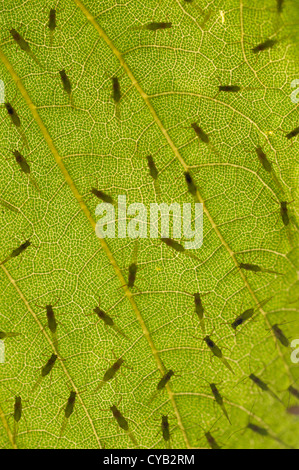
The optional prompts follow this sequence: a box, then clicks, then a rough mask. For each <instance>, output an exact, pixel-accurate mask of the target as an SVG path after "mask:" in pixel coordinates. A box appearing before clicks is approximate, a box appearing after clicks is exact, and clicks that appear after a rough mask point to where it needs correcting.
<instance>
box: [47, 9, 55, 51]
mask: <svg viewBox="0 0 299 470" xmlns="http://www.w3.org/2000/svg"><path fill="white" fill-rule="evenodd" d="M56 26H57V24H56V10H55V8H51V10H50V12H49V22H48V28H49V30H50V46H52V44H53V38H54V31H55V29H56Z"/></svg>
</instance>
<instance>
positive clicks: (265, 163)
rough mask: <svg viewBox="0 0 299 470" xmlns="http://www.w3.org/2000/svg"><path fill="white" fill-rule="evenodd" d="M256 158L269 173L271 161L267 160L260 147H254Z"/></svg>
mask: <svg viewBox="0 0 299 470" xmlns="http://www.w3.org/2000/svg"><path fill="white" fill-rule="evenodd" d="M255 151H256V153H257V156H258V159H259V161H260V162H261V164H262V165H263V168H264V170H266V171H267V172H268V173H271V171H272V163H270V162H269V160H268V158H267V155H266V154H265V152H264V151H263V149H262V147H256V149H255Z"/></svg>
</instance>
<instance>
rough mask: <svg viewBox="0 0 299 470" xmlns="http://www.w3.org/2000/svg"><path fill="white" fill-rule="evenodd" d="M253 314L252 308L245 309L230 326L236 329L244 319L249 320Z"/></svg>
mask: <svg viewBox="0 0 299 470" xmlns="http://www.w3.org/2000/svg"><path fill="white" fill-rule="evenodd" d="M253 314H254V308H249V309H248V310H245V311H244V312H243V313H241V315H239V316H238V317H237V318H236V319H235V320H234V321H233V323H232V324H231V327H232V328H233V329H234V330H236V329H237V328H238V326H240V325H242V323H244V321H246V320H249V318H251V317H252V316H253Z"/></svg>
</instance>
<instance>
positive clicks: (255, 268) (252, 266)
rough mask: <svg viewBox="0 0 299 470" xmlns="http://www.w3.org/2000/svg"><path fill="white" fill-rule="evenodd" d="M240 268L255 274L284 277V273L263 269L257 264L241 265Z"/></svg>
mask: <svg viewBox="0 0 299 470" xmlns="http://www.w3.org/2000/svg"><path fill="white" fill-rule="evenodd" d="M239 268H240V269H244V270H245V271H251V272H254V273H259V272H263V273H269V274H279V275H283V273H279V272H277V271H273V270H271V269H265V268H262V267H261V266H258V265H257V264H251V263H240V264H239Z"/></svg>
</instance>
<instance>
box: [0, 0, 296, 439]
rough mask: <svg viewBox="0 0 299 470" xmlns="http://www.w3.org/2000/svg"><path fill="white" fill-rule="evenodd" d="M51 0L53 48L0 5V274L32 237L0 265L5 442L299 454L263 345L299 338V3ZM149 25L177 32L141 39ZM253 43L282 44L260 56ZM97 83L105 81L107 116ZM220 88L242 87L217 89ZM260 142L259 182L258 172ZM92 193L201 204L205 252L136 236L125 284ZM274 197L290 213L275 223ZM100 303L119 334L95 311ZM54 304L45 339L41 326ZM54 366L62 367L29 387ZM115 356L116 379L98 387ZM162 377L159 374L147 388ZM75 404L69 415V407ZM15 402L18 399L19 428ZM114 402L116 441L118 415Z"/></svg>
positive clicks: (28, 9)
mask: <svg viewBox="0 0 299 470" xmlns="http://www.w3.org/2000/svg"><path fill="white" fill-rule="evenodd" d="M56 3H57V27H56V29H54V31H53V34H52V35H51V31H50V29H49V27H48V21H49V12H50V8H54V6H55V5H53V4H51V2H49V4H47V5H46V6H45V3H44V2H42V1H31V2H28V1H27V2H23V1H21V0H16V1H14V2H10V1H8V0H4V1H3V2H2V5H1V14H0V21H1V31H2V42H1V48H0V63H1V75H0V78H1V79H2V80H3V82H4V85H5V99H6V101H8V102H10V103H11V105H12V106H13V108H14V109H15V111H16V112H17V114H18V116H19V118H20V121H21V127H19V128H17V127H16V125H15V123H13V122H12V120H11V118H10V116H9V115H8V113H7V109H5V107H4V106H3V108H1V120H0V126H1V136H2V139H1V170H0V171H1V178H0V181H1V182H0V185H1V188H0V198H1V199H0V217H1V224H0V233H1V254H0V255H1V258H0V259H1V260H3V261H4V260H6V258H7V257H9V256H10V254H11V253H12V252H13V250H15V249H17V248H19V247H20V246H21V244H22V243H24V242H25V241H26V240H29V241H30V242H31V245H30V246H27V247H26V248H25V249H24V250H23V253H19V252H18V253H17V256H15V257H12V258H10V259H8V260H6V262H5V263H4V264H1V265H0V268H1V269H0V288H1V308H0V331H3V332H14V333H19V335H17V336H13V335H11V336H10V335H8V337H6V338H5V339H4V344H5V362H4V363H3V364H0V372H1V379H0V405H1V408H0V418H1V426H0V445H1V447H2V448H11V447H14V448H16V447H19V448H57V447H58V448H75V447H77V448H78V447H81V448H82V447H83V448H101V447H105V448H136V447H137V446H139V447H140V448H165V447H168V446H171V447H172V448H202V447H209V443H208V442H207V440H206V438H205V433H207V432H210V433H211V435H212V436H213V438H214V439H215V440H216V442H217V444H218V445H219V446H221V447H225V448H240V447H243V448H272V447H273V448H284V447H295V448H296V447H297V448H298V442H299V434H298V421H296V419H295V416H293V415H291V414H289V413H288V412H287V410H286V409H287V407H288V406H289V405H295V404H296V399H295V397H293V396H291V397H290V394H289V392H288V390H287V388H288V387H289V386H290V385H293V386H294V387H297V388H298V387H299V384H297V385H296V379H297V378H298V364H296V363H293V362H292V360H291V353H292V351H293V349H292V348H291V347H285V346H283V344H282V343H281V342H280V341H279V339H277V338H276V337H275V334H274V331H273V330H271V326H273V325H274V324H279V327H280V329H281V330H282V331H283V333H284V334H285V336H286V337H288V338H289V339H290V340H291V339H292V340H293V339H297V338H299V330H298V322H297V315H298V297H299V295H298V219H297V216H298V207H299V206H298V200H299V199H298V175H299V172H298V159H297V158H296V157H297V154H298V137H294V138H292V139H287V138H286V134H287V133H289V132H291V131H292V130H293V129H295V128H296V127H298V122H299V121H298V105H297V103H294V102H292V101H291V93H292V91H294V89H292V88H291V82H292V81H293V80H296V79H298V78H299V67H298V61H297V62H296V60H297V47H298V32H297V25H298V18H299V8H298V4H297V3H296V2H295V1H291V0H290V1H286V2H284V4H283V9H282V12H281V13H280V14H279V13H278V12H277V9H276V2H275V1H274V0H267V1H266V0H265V1H264V2H262V3H261V2H260V1H257V0H255V1H252V0H251V1H249V0H244V2H238V1H236V0H230V1H226V2H222V1H218V0H215V1H214V2H204V1H199V0H198V1H197V0H194V1H193V2H185V1H183V0H176V1H174V0H172V1H170V0H160V1H159V2H158V1H155V0H148V1H147V2H138V1H137V0H135V1H131V2H127V0H118V2H115V1H112V0H105V1H102V2H93V1H91V0H85V1H84V2H83V3H82V2H81V1H79V0H74V1H71V0H64V1H60V2H56ZM150 22H168V23H170V22H171V23H172V27H171V28H167V29H165V30H156V31H151V30H148V29H146V28H143V27H142V26H144V25H146V24H148V23H150ZM11 29H15V30H16V31H18V32H19V33H20V34H21V35H22V37H23V38H24V39H25V40H26V41H27V43H28V44H29V47H30V49H29V50H22V49H21V48H20V47H19V44H18V43H15V42H14V40H13V38H12V36H11V34H10V33H9V31H10V30H11ZM51 36H52V37H51ZM268 39H271V40H276V41H277V42H276V43H275V44H274V43H273V44H272V47H270V48H268V49H266V50H264V51H262V52H260V53H259V54H255V53H254V52H253V50H252V49H253V48H254V47H256V46H257V45H259V44H262V43H263V42H265V41H266V40H268ZM26 47H27V46H26ZM25 49H26V48H25ZM28 51H29V52H28ZM62 70H65V73H66V75H67V77H68V78H69V80H70V83H71V87H72V94H71V98H70V96H69V94H68V91H69V88H68V86H67V85H65V87H64V85H63V83H62V81H61V76H60V74H59V72H61V71H62ZM112 77H117V78H118V80H119V85H120V91H121V98H120V101H119V103H118V104H117V105H116V104H115V102H114V100H113V95H112V80H111V78H112ZM220 84H221V85H233V86H239V87H240V90H239V91H238V92H224V91H222V92H219V93H218V87H219V85H220ZM115 97H117V95H115ZM195 122H196V123H197V124H198V126H200V127H201V129H202V130H203V131H204V133H205V134H206V135H207V136H208V138H209V144H207V143H204V142H201V140H200V138H199V137H198V136H197V135H196V133H195V129H193V128H192V127H191V124H192V123H195ZM259 146H260V147H261V148H262V151H263V152H264V153H265V155H266V156H267V159H268V161H269V162H270V163H271V171H266V169H265V167H263V165H262V164H261V163H260V161H259V159H258V155H257V153H256V150H255V149H256V148H257V147H259ZM14 150H18V151H19V152H21V154H22V155H23V156H24V157H25V159H26V162H27V163H28V165H29V166H30V177H29V176H28V174H26V173H24V172H22V171H20V166H19V165H18V164H17V162H16V160H15V158H14V156H13V154H12V152H13V151H14ZM149 155H152V157H153V160H154V162H155V165H156V168H157V170H158V179H157V181H158V183H157V182H156V183H155V181H154V180H153V178H152V176H151V175H150V172H149V168H148V161H147V156H149ZM187 171H189V172H190V175H191V178H192V181H193V183H192V184H193V186H190V185H189V190H188V187H187V185H186V181H185V176H184V172H187ZM92 187H94V188H97V189H99V190H101V191H103V192H104V193H106V194H107V195H109V196H110V197H112V198H113V200H114V201H117V198H118V196H120V195H125V196H126V198H127V205H129V204H131V203H136V202H139V203H143V204H145V206H146V208H147V209H148V210H149V208H150V204H151V203H154V202H159V203H160V202H164V203H166V204H171V203H174V202H176V203H179V204H181V205H182V204H183V203H190V204H194V203H195V202H201V203H203V205H204V217H203V232H204V234H203V245H202V247H201V248H199V249H197V250H190V251H187V250H185V251H184V252H179V251H177V250H176V249H173V248H172V247H171V246H167V245H166V244H165V243H161V240H160V239H154V238H150V237H148V238H144V239H140V240H139V244H138V251H137V258H136V261H137V265H138V270H137V276H136V284H135V286H134V287H133V288H130V289H129V288H128V287H127V286H126V283H127V282H128V268H129V266H130V264H131V263H132V260H133V259H134V253H135V251H134V250H135V241H134V240H133V239H131V238H129V237H125V238H105V239H99V238H98V237H97V236H96V234H95V224H96V222H97V220H98V216H96V215H95V209H96V207H97V205H98V204H99V203H100V201H99V200H98V199H97V198H96V196H95V195H93V194H91V192H90V191H91V188H92ZM195 187H196V190H195ZM158 188H159V190H160V193H159V190H158ZM279 201H288V202H289V204H288V205H287V210H288V215H289V219H290V221H289V224H288V225H287V226H285V225H284V224H283V221H282V217H281V214H280V211H279V205H278V204H277V202H279ZM170 237H171V235H170ZM186 240H187V239H186V238H185V239H184V238H182V239H181V240H180V239H177V240H176V241H177V242H178V243H180V245H183V246H184V244H185V242H186ZM14 253H16V252H14ZM240 263H244V264H249V263H250V264H255V265H258V266H260V267H262V271H261V272H252V271H248V270H247V271H246V270H244V269H240V268H239V267H238V266H239V264H240ZM271 271H275V272H276V273H283V275H281V274H275V273H273V272H271ZM195 293H200V294H201V295H202V296H201V300H202V305H203V307H204V326H205V334H206V335H209V336H210V337H211V339H212V340H213V341H214V343H215V344H216V346H217V347H218V348H220V350H221V352H222V354H223V357H225V359H226V360H227V364H228V365H229V366H230V368H231V369H232V370H233V373H232V372H231V371H230V370H229V369H228V368H227V367H225V364H224V363H223V362H222V361H221V360H220V359H221V358H219V357H217V355H216V356H215V355H213V351H214V352H215V351H216V349H215V347H212V350H211V351H210V350H209V347H208V345H207V344H206V342H205V341H203V338H204V335H203V332H202V329H201V326H202V323H200V321H199V319H198V318H197V315H196V314H195V313H194V310H195V304H194V296H193V294H195ZM204 294H206V295H204ZM99 297H100V298H101V307H100V308H101V309H102V310H103V311H104V312H106V314H107V315H109V316H110V317H111V318H112V319H113V321H114V325H115V328H112V327H111V325H110V326H109V325H105V324H104V321H103V320H102V319H100V318H98V317H97V316H96V315H95V314H93V309H94V308H95V307H96V306H97V305H98V303H99ZM49 304H52V306H53V309H54V313H55V316H56V320H57V323H58V326H57V332H56V337H55V335H54V336H53V334H52V333H51V331H50V329H49V328H48V326H47V318H46V309H45V306H46V305H49ZM250 308H253V309H254V315H253V318H251V319H248V320H247V321H246V322H245V323H244V325H241V326H239V327H238V328H237V329H236V331H235V330H234V329H233V328H232V327H231V323H232V322H233V321H234V320H235V319H236V318H237V317H238V316H239V315H240V314H241V313H242V312H244V311H245V310H247V309H250ZM91 314H93V315H91ZM122 333H124V335H123V334H122ZM236 333H237V334H236ZM217 351H218V350H217ZM52 354H56V355H57V356H58V359H57V361H56V362H55V364H54V366H53V369H52V372H51V374H48V375H45V377H43V378H41V371H42V368H43V367H45V366H46V363H47V361H48V360H49V359H50V357H51V355H52ZM218 355H219V354H218ZM120 357H122V358H123V359H124V361H125V362H124V364H123V365H121V368H120V371H118V372H117V373H116V375H115V378H113V379H112V380H111V381H108V382H107V383H104V384H103V383H101V381H102V379H103V377H104V374H105V372H106V371H107V370H108V369H109V368H110V367H111V366H112V364H113V363H114V362H115V361H116V359H117V358H120ZM115 358H116V359H115ZM125 366H127V367H125ZM169 370H173V371H174V375H173V376H172V377H171V378H170V380H169V381H168V383H167V384H166V386H165V387H163V388H162V389H161V390H157V385H158V383H159V381H160V380H161V379H162V377H163V375H164V374H165V373H166V372H167V371H169ZM250 374H255V375H256V376H257V377H259V378H260V379H261V380H262V381H263V382H264V383H266V384H267V385H268V386H269V390H270V391H271V392H272V393H270V392H269V391H268V390H266V391H262V390H261V389H259V387H258V386H257V385H256V384H255V383H253V382H252V381H251V380H250V378H249V375H250ZM209 383H215V384H216V385H217V388H218V390H219V392H220V394H221V396H222V397H223V400H224V405H225V409H226V411H227V415H228V417H229V420H230V421H231V424H230V423H229V421H228V419H227V417H226V416H225V415H224V413H223V410H222V409H221V407H220V405H219V404H217V402H216V401H215V398H214V396H213V394H212V391H211V388H210V386H209ZM99 385H100V387H99ZM95 390H96V392H95ZM71 391H75V392H76V394H77V395H76V401H75V406H74V409H73V410H72V407H71V405H69V406H68V408H66V406H67V400H68V398H69V396H70V392H71ZM274 394H275V396H277V398H279V400H278V399H277V398H275V396H274ZM15 396H21V398H22V400H23V412H22V415H21V419H20V420H19V422H18V423H17V422H16V420H15V419H14V418H16V417H17V414H15V416H13V413H14V397H15ZM297 402H298V400H297ZM113 405H115V406H117V408H118V409H119V410H120V412H121V413H122V415H123V416H124V418H125V419H126V420H127V423H128V430H124V429H123V428H122V427H120V426H119V425H118V423H117V421H116V419H115V418H113V415H112V412H111V410H110V407H112V406H113ZM66 409H68V412H69V414H70V416H69V418H65V417H64V415H65V410H66ZM72 411H73V412H72ZM162 415H164V416H166V415H167V416H168V421H169V427H170V434H171V441H170V443H167V442H166V441H164V439H163V436H162V431H161V419H162ZM249 423H251V424H253V425H256V426H259V427H260V428H264V429H266V432H264V435H261V433H258V432H256V430H257V428H255V431H254V430H252V429H249V428H248V427H247V426H248V424H249ZM122 424H124V421H122ZM124 427H126V426H124Z"/></svg>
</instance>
